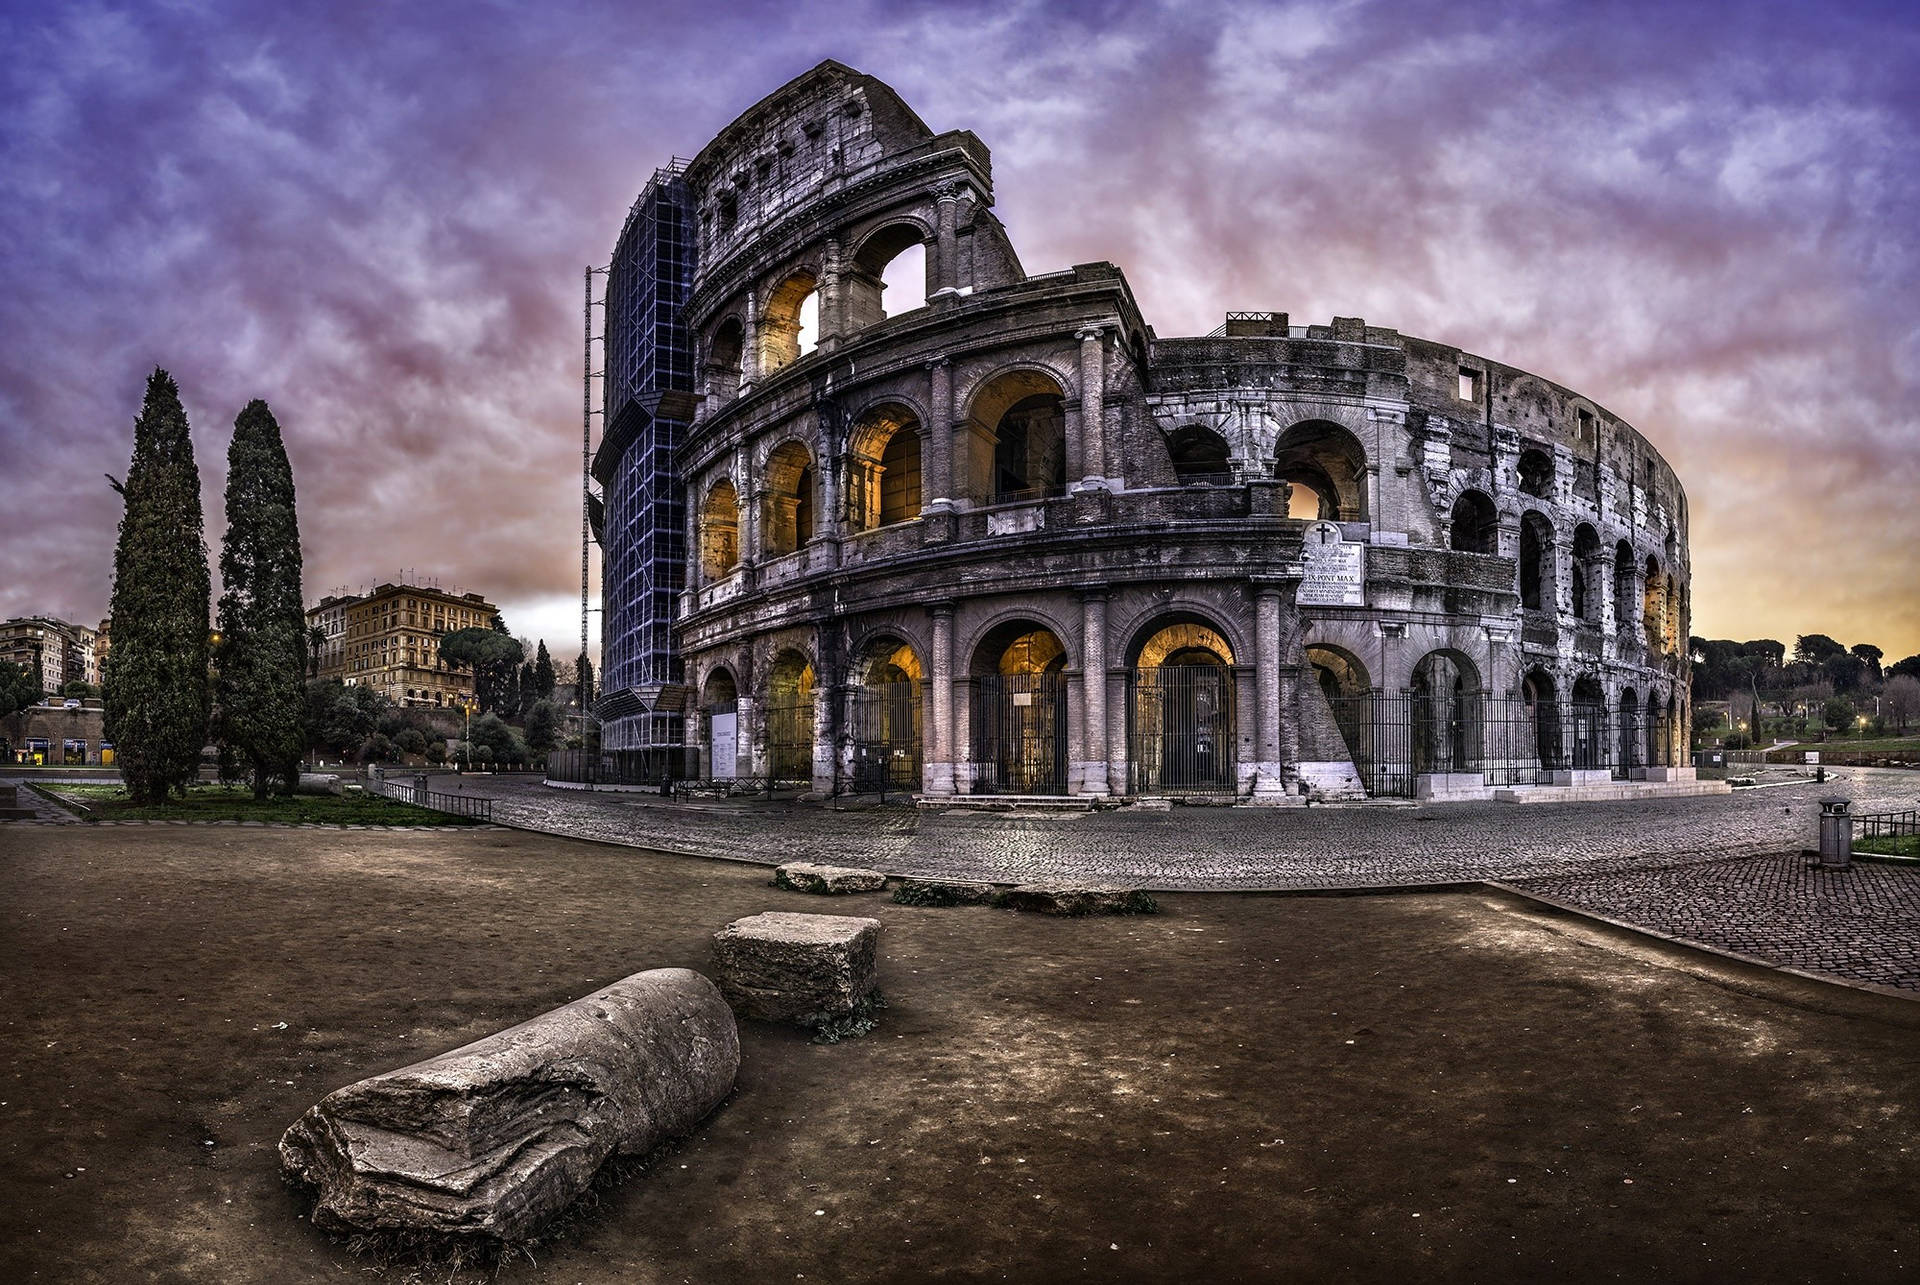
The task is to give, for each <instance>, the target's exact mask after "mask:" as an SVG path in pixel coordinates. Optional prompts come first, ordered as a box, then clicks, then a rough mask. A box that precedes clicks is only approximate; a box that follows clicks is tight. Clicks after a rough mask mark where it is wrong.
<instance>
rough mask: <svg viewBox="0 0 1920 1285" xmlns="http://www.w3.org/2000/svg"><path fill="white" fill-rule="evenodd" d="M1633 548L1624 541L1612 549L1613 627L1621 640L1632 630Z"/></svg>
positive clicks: (1633, 596) (1635, 593)
mask: <svg viewBox="0 0 1920 1285" xmlns="http://www.w3.org/2000/svg"><path fill="white" fill-rule="evenodd" d="M1636 596H1637V592H1636V589H1635V586H1634V582H1633V546H1632V545H1630V544H1628V543H1627V542H1626V541H1625V540H1622V541H1620V543H1619V544H1616V545H1615V546H1614V547H1613V627H1614V630H1615V631H1616V632H1617V633H1619V634H1620V635H1621V636H1622V637H1623V638H1624V637H1627V636H1629V635H1628V631H1629V630H1630V629H1632V628H1633V604H1634V599H1635V598H1636Z"/></svg>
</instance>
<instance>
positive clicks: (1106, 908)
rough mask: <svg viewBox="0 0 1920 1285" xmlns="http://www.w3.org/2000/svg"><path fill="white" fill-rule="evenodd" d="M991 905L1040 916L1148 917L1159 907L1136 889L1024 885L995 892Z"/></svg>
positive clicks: (1063, 884)
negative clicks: (1031, 912)
mask: <svg viewBox="0 0 1920 1285" xmlns="http://www.w3.org/2000/svg"><path fill="white" fill-rule="evenodd" d="M993 904H994V905H996V906H999V907H1001V908H1002V909H1006V910H1026V911H1033V912H1036V913H1039V914H1042V915H1066V916H1072V917H1077V916H1080V915H1151V914H1154V913H1155V912H1157V911H1158V910H1159V909H1160V907H1159V905H1158V904H1157V903H1156V902H1155V901H1154V899H1153V895H1152V894H1151V893H1148V892H1144V891H1142V890H1141V889H1139V888H1112V887H1104V886H1101V885H1096V884H1077V883H1045V884H1042V883H1028V884H1021V885H1020V886H1019V887H1017V888H1008V889H1005V890H1003V891H1001V892H998V893H995V894H994V898H993Z"/></svg>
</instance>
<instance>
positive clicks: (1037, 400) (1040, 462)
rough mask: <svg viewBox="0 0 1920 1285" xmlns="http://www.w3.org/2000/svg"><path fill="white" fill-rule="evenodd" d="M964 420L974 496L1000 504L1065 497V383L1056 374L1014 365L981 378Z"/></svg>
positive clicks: (970, 487) (966, 459)
mask: <svg viewBox="0 0 1920 1285" xmlns="http://www.w3.org/2000/svg"><path fill="white" fill-rule="evenodd" d="M966 422H967V427H968V429H969V430H970V431H969V432H968V433H967V435H966V449H965V453H964V474H965V476H966V478H967V483H968V491H969V493H970V494H971V495H972V497H973V498H975V499H977V500H979V501H981V502H984V503H990V504H1003V503H1013V502H1016V501H1019V500H1033V499H1041V498H1044V497H1047V496H1053V495H1064V494H1065V493H1066V487H1067V438H1066V384H1065V382H1064V381H1063V380H1061V379H1060V377H1059V376H1058V375H1057V374H1055V372H1053V371H1052V370H1049V369H1047V368H1046V367H1042V366H1018V367H1014V368H1011V369H1006V370H1002V371H1000V372H999V373H997V374H995V375H992V376H990V377H988V378H987V379H984V380H982V381H981V382H980V384H979V386H978V387H977V388H976V389H975V391H974V394H973V396H972V397H971V398H970V399H969V401H968V409H967V421H966Z"/></svg>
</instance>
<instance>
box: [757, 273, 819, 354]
mask: <svg viewBox="0 0 1920 1285" xmlns="http://www.w3.org/2000/svg"><path fill="white" fill-rule="evenodd" d="M818 296H819V282H817V281H816V280H815V279H814V275H813V273H811V272H796V273H794V274H793V275H792V276H790V277H788V278H787V279H786V280H785V281H782V282H781V283H780V284H779V285H777V286H775V287H774V288H773V293H772V294H770V295H768V296H767V306H766V308H765V309H764V310H762V312H761V314H760V333H759V335H758V339H759V349H760V354H759V355H760V362H759V366H760V373H761V374H762V375H771V374H772V373H773V372H774V371H776V370H779V369H780V368H781V367H782V366H790V365H792V364H793V363H794V362H796V361H798V360H799V359H800V358H801V357H803V356H805V355H806V354H807V353H810V352H812V351H813V349H814V347H815V346H816V345H817V344H818V343H819V340H820V326H819V317H820V301H819V297H818Z"/></svg>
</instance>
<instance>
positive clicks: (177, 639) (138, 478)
mask: <svg viewBox="0 0 1920 1285" xmlns="http://www.w3.org/2000/svg"><path fill="white" fill-rule="evenodd" d="M120 492H121V495H122V496H123V497H124V498H125V500H126V512H125V513H124V515H123V516H122V517H121V519H120V542H119V545H118V546H117V547H116V548H115V549H114V553H113V606H112V615H113V647H112V649H111V650H110V651H108V653H107V672H106V675H105V678H106V683H105V689H106V690H105V697H106V699H105V704H106V732H107V735H108V736H109V737H110V738H111V739H112V740H113V744H114V758H115V761H116V762H117V763H118V765H119V768H120V776H121V779H122V780H124V781H125V782H126V784H127V789H128V791H129V792H130V793H131V794H132V795H133V797H134V798H135V799H136V800H138V801H140V802H142V803H159V802H161V801H163V800H164V799H165V798H166V796H167V792H168V791H169V790H172V789H177V790H179V791H181V792H182V793H185V791H186V787H187V785H188V784H189V783H190V782H191V781H192V780H193V779H194V777H195V775H196V774H197V773H198V771H199V767H200V751H201V749H202V747H203V746H204V745H205V744H206V739H207V713H208V707H209V697H210V695H211V692H210V684H209V682H208V676H207V607H208V598H209V596H210V594H211V593H212V584H211V582H210V577H209V575H208V573H207V545H206V540H205V535H204V527H203V525H202V522H201V516H200V470H199V468H198V467H197V466H196V465H195V464H194V461H193V439H192V438H191V437H190V436H189V435H188V431H187V412H186V410H185V409H184V408H183V407H182V406H181V405H180V389H179V387H178V386H177V385H175V384H174V382H173V377H172V376H171V375H169V374H167V372H166V371H164V370H160V369H158V368H157V367H156V368H155V370H154V372H153V374H152V375H150V376H149V377H148V378H147V395H146V401H145V402H144V403H143V404H142V406H141V407H140V418H139V419H137V420H135V421H134V425H133V462H132V464H130V465H129V466H128V469H127V480H126V484H125V485H124V486H122V487H121V488H120Z"/></svg>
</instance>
